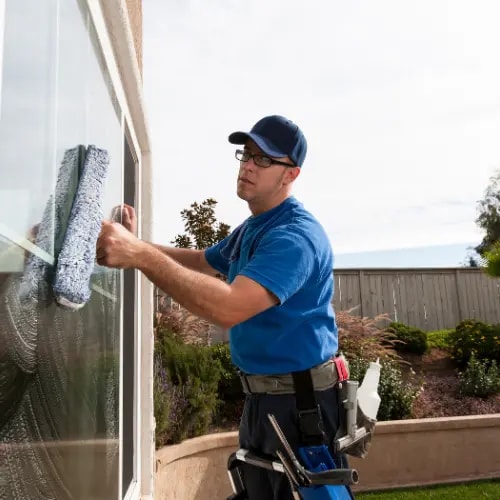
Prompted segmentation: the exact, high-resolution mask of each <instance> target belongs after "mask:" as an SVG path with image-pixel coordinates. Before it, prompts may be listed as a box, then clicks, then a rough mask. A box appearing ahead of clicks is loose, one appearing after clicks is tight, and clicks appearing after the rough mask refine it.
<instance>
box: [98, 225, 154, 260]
mask: <svg viewBox="0 0 500 500" xmlns="http://www.w3.org/2000/svg"><path fill="white" fill-rule="evenodd" d="M144 245H145V243H144V242H143V241H141V240H140V239H138V238H137V237H136V236H134V235H133V234H132V233H131V232H130V231H128V230H127V229H125V228H124V227H123V226H122V225H121V224H119V223H117V222H107V221H105V222H103V223H102V229H101V234H100V235H99V238H98V240H97V245H96V257H97V263H98V264H99V265H101V266H106V267H118V268H123V269H127V268H133V267H137V264H138V261H139V260H138V258H139V255H140V252H141V250H142V248H143V246H144Z"/></svg>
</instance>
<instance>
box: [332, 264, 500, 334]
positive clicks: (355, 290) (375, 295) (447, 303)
mask: <svg viewBox="0 0 500 500" xmlns="http://www.w3.org/2000/svg"><path fill="white" fill-rule="evenodd" d="M334 278H335V296H334V307H335V309H336V310H337V311H338V310H349V309H353V311H352V312H353V314H356V315H358V316H365V317H374V316H377V315H378V314H382V313H387V314H388V315H389V316H390V317H391V319H392V320H393V321H400V322H402V323H405V324H407V325H411V326H415V327H418V328H421V329H423V330H426V331H431V330H439V329H442V328H453V327H455V326H456V325H457V323H459V322H460V321H461V320H463V319H477V320H480V321H484V322H487V323H500V279H494V278H490V277H488V276H486V275H485V274H484V273H483V272H482V271H481V270H480V269H474V268H466V267H461V268H432V269H424V268H415V269H408V268H405V269H392V268H390V269H336V270H335V272H334Z"/></svg>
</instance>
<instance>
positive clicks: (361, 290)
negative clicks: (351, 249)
mask: <svg viewBox="0 0 500 500" xmlns="http://www.w3.org/2000/svg"><path fill="white" fill-rule="evenodd" d="M358 279H359V315H360V316H361V317H362V318H364V317H365V316H364V313H363V311H364V308H363V297H365V296H366V294H365V290H364V281H365V279H364V273H363V271H362V270H361V269H360V270H359V272H358Z"/></svg>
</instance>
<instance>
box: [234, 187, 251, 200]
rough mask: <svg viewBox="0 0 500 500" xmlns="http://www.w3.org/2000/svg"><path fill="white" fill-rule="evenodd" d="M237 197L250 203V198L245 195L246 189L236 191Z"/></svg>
mask: <svg viewBox="0 0 500 500" xmlns="http://www.w3.org/2000/svg"><path fill="white" fill-rule="evenodd" d="M236 195H237V196H238V198H240V199H242V200H243V201H249V196H248V194H246V193H245V190H244V189H240V188H238V189H236Z"/></svg>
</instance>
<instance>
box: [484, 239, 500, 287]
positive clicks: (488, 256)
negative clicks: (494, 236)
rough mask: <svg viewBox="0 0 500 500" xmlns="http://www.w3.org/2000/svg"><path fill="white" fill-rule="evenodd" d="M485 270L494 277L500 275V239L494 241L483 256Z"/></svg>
mask: <svg viewBox="0 0 500 500" xmlns="http://www.w3.org/2000/svg"><path fill="white" fill-rule="evenodd" d="M481 267H482V268H483V271H484V272H485V273H486V274H487V275H488V276H491V277H493V278H498V277H500V240H499V241H496V242H495V243H493V245H491V246H490V248H489V249H488V250H487V251H486V252H484V254H483V257H482V258H481Z"/></svg>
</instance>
